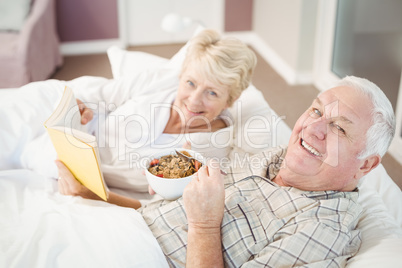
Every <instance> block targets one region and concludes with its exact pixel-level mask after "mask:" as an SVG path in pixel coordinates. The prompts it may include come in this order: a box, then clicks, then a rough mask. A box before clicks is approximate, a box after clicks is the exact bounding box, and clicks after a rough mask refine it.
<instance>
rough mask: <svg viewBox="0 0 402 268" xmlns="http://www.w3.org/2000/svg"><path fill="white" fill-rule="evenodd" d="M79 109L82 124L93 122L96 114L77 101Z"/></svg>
mask: <svg viewBox="0 0 402 268" xmlns="http://www.w3.org/2000/svg"><path fill="white" fill-rule="evenodd" d="M76 100H77V104H78V108H79V109H80V114H81V124H83V125H85V124H87V123H88V122H89V121H91V120H92V118H93V117H94V112H93V111H92V110H91V109H89V108H88V107H87V106H86V105H85V104H84V103H83V102H82V101H81V100H79V99H76Z"/></svg>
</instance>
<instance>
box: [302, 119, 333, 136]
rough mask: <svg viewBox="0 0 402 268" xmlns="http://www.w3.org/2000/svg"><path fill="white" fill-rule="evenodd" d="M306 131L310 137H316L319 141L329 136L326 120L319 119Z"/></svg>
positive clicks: (307, 127) (311, 123)
mask: <svg viewBox="0 0 402 268" xmlns="http://www.w3.org/2000/svg"><path fill="white" fill-rule="evenodd" d="M306 130H307V131H308V132H309V134H310V135H312V136H315V137H316V138H317V139H319V140H324V139H325V138H326V136H327V131H328V130H327V120H326V119H325V118H322V117H321V118H319V119H317V120H315V121H313V122H310V123H309V125H307V126H306Z"/></svg>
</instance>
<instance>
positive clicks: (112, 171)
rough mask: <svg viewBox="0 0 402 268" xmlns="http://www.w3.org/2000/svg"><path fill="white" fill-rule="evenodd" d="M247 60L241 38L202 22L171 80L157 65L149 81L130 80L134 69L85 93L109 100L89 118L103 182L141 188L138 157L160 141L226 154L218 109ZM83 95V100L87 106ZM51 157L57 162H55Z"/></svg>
mask: <svg viewBox="0 0 402 268" xmlns="http://www.w3.org/2000/svg"><path fill="white" fill-rule="evenodd" d="M255 65H256V56H255V54H254V52H252V50H250V49H249V48H248V47H247V46H246V45H245V44H244V43H242V42H240V41H239V40H237V39H233V38H220V36H219V34H218V33H217V32H215V31H213V30H204V31H202V32H201V33H199V34H198V35H197V36H195V37H194V38H193V39H192V40H190V42H189V44H188V48H187V54H186V58H185V59H184V62H183V65H182V68H181V71H180V73H179V75H178V80H179V81H178V88H177V80H176V79H177V78H175V79H166V77H171V76H172V71H171V70H170V69H169V68H164V67H161V68H159V69H157V70H152V76H153V77H154V78H153V79H151V80H153V81H156V82H155V83H151V84H152V85H151V86H150V85H148V84H144V83H142V82H138V81H141V80H142V76H144V74H143V73H142V74H139V75H138V76H135V77H132V78H130V79H126V81H125V83H129V84H130V85H131V86H129V87H119V88H126V89H127V90H123V91H122V90H118V91H117V90H114V88H115V87H116V85H115V84H111V85H108V86H104V88H103V89H102V90H101V91H100V93H97V94H98V95H97V97H95V100H94V94H90V95H91V96H90V97H91V98H92V100H89V102H91V103H99V102H100V101H104V102H106V100H107V103H105V104H104V106H105V107H107V106H110V104H114V105H115V106H117V108H116V109H112V111H110V112H107V113H106V115H105V117H104V118H103V119H102V118H101V116H102V115H100V113H97V114H96V115H95V118H98V120H94V121H95V122H96V123H95V124H92V128H93V125H95V126H96V127H95V130H94V131H95V133H96V136H97V137H99V140H98V143H99V144H100V146H99V147H100V154H101V160H102V170H103V172H104V177H105V180H106V183H107V185H108V186H110V187H113V188H122V189H125V190H127V189H128V190H134V191H136V192H146V191H147V185H148V184H147V181H146V178H145V176H144V175H143V173H142V169H143V168H142V166H141V159H143V158H144V157H149V156H150V155H152V154H153V153H157V152H158V151H160V150H161V149H163V148H173V147H181V146H183V144H185V143H186V142H191V144H192V148H193V149H194V150H197V151H199V152H202V153H203V154H204V156H206V157H208V156H214V157H225V156H227V153H228V149H229V144H230V140H231V139H232V135H231V134H232V133H231V130H232V127H231V125H232V123H233V119H232V118H231V117H230V115H229V113H228V112H226V109H227V108H228V107H230V106H231V105H232V104H233V102H234V101H235V100H236V99H237V98H238V97H239V96H240V94H241V92H242V91H243V90H244V89H246V88H247V87H248V85H249V83H250V80H251V76H252V73H253V70H254V67H255ZM168 67H169V66H168ZM145 73H146V72H145ZM145 76H147V77H149V75H147V74H145ZM144 80H145V79H144ZM127 81H128V82H127ZM133 81H135V82H133ZM148 81H149V79H148ZM148 81H147V83H148ZM87 95H88V94H87ZM84 97H85V96H84ZM88 99H90V98H87V100H85V102H86V103H87V105H88V106H90V105H91V103H89V104H88ZM98 110H99V106H98ZM99 118H100V119H99ZM116 122H117V124H116ZM91 123H92V122H91ZM111 126H113V127H111ZM116 126H117V127H116ZM96 128H97V129H96ZM105 130H107V131H105ZM102 145H104V146H102ZM58 165H59V168H60V166H61V165H62V163H60V162H59V163H58ZM59 172H60V173H63V172H66V171H65V170H64V169H63V171H59ZM60 175H61V177H63V174H60ZM65 177H70V176H69V175H66V176H65ZM59 188H60V192H61V193H64V194H71V195H81V196H83V197H86V198H96V196H94V195H93V194H92V193H90V192H89V191H88V190H87V189H85V187H83V186H81V185H79V184H77V183H76V182H72V181H68V180H62V181H60V182H59ZM121 200H125V201H127V200H126V199H124V198H123V197H120V196H117V195H114V194H113V193H111V194H110V195H109V202H112V203H116V204H122V203H121V202H125V201H121ZM128 202H129V201H128ZM129 206H131V205H129ZM138 206H139V204H137V203H135V204H134V205H133V207H138Z"/></svg>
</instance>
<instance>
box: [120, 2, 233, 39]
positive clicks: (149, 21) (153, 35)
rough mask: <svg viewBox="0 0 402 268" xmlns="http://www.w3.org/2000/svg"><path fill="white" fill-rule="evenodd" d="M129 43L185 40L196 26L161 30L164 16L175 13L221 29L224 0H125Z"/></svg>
mask: <svg viewBox="0 0 402 268" xmlns="http://www.w3.org/2000/svg"><path fill="white" fill-rule="evenodd" d="M125 5H126V8H125V9H126V10H125V17H126V26H125V28H126V29H125V31H126V35H127V42H128V45H152V44H166V43H179V42H185V41H187V40H188V39H189V38H190V37H191V35H192V33H193V31H194V29H195V28H196V26H195V25H193V26H192V27H190V28H188V29H187V30H185V31H183V32H181V33H179V34H169V33H166V32H164V31H163V30H162V29H161V27H160V24H161V21H162V18H163V17H164V15H166V14H168V13H171V12H174V13H177V14H179V15H182V16H185V17H190V18H192V19H194V20H200V21H202V22H203V24H204V25H205V26H206V27H210V28H214V29H217V30H218V31H221V32H223V29H224V12H225V11H224V0H125Z"/></svg>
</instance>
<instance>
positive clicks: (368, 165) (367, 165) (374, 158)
mask: <svg viewBox="0 0 402 268" xmlns="http://www.w3.org/2000/svg"><path fill="white" fill-rule="evenodd" d="M380 163H381V156H379V155H378V154H376V155H371V156H369V157H367V158H366V159H365V160H364V161H363V162H362V165H361V166H360V169H359V172H358V174H356V175H357V176H359V177H358V178H361V177H363V176H364V175H366V174H367V173H369V172H370V171H371V170H373V169H374V168H376V167H377V166H378V165H379V164H380Z"/></svg>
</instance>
